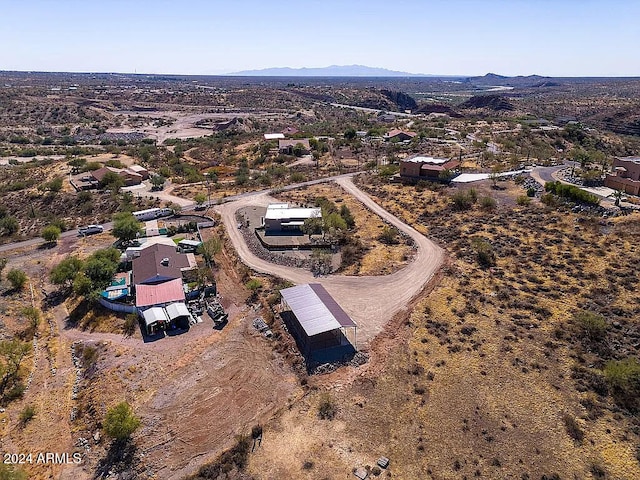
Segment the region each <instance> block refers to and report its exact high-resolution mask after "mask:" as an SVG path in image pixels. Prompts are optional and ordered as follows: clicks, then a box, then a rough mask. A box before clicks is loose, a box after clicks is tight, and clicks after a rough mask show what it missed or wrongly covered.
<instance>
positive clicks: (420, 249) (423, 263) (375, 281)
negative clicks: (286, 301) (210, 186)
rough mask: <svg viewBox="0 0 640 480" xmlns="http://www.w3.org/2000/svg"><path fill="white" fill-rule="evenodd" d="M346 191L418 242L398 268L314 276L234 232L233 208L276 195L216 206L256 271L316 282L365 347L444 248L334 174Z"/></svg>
mask: <svg viewBox="0 0 640 480" xmlns="http://www.w3.org/2000/svg"><path fill="white" fill-rule="evenodd" d="M334 180H335V181H336V183H337V184H338V185H340V186H341V187H342V188H343V189H344V190H345V191H346V192H347V193H349V194H351V195H353V196H354V197H355V198H357V199H358V200H359V201H361V202H362V203H363V204H364V205H365V206H367V207H368V208H369V209H371V211H373V212H374V213H376V214H377V215H379V216H380V217H382V218H383V219H385V220H386V221H388V222H389V223H390V224H392V225H393V226H395V227H396V228H398V229H399V230H401V231H402V232H404V233H406V234H407V235H409V236H411V238H412V239H413V240H414V242H415V244H416V248H417V251H416V255H415V257H414V259H413V261H412V262H411V263H410V264H409V265H408V266H407V267H405V268H403V269H402V270H399V271H397V272H395V273H393V274H391V275H386V276H362V277H352V276H345V275H331V276H328V277H314V276H313V275H312V274H311V272H309V271H307V270H303V269H300V268H293V267H286V266H282V265H275V264H273V263H270V262H268V261H266V260H262V259H261V258H258V257H257V256H256V255H254V254H253V253H252V252H251V251H250V250H249V248H248V247H247V245H246V243H245V242H244V240H243V238H242V235H241V233H240V232H239V231H238V228H237V222H236V219H235V212H236V211H237V210H238V209H240V208H242V207H245V206H249V205H262V206H265V205H267V204H269V203H271V202H274V201H275V200H274V199H273V198H271V197H269V196H268V194H267V193H264V192H262V193H255V194H252V195H246V196H244V197H243V198H241V199H238V200H236V201H233V202H229V203H226V204H224V205H218V206H216V210H217V211H219V212H220V214H221V216H222V220H223V222H224V224H225V226H226V229H227V232H228V234H229V237H230V239H231V242H232V243H233V245H234V247H235V248H236V250H237V251H238V254H239V256H240V258H241V259H242V261H243V262H244V263H245V264H246V265H247V266H248V267H250V268H252V269H253V270H255V271H258V272H261V273H265V274H269V275H275V276H278V277H281V278H283V279H286V280H290V281H292V282H293V283H296V284H301V283H314V282H315V283H320V284H322V285H323V286H324V287H325V288H326V289H327V291H328V292H329V293H331V295H332V296H333V297H334V298H335V299H336V301H337V302H338V303H339V304H340V305H341V306H342V308H344V310H345V311H346V312H347V313H348V314H349V315H351V317H352V318H353V319H354V320H355V322H356V323H357V325H358V332H357V335H358V348H364V347H367V346H368V345H369V344H370V342H371V340H373V338H374V337H375V336H376V335H377V334H379V333H380V332H381V331H382V330H383V329H384V327H385V325H386V324H387V322H388V321H389V320H390V319H391V318H392V317H393V316H394V315H395V314H396V313H397V312H399V311H400V310H402V309H404V308H406V306H407V305H408V304H409V302H410V301H411V299H412V298H413V297H415V296H416V295H417V294H418V293H419V292H420V291H421V290H422V288H423V287H424V285H425V284H426V283H427V282H428V281H429V280H430V279H431V278H432V277H433V275H434V274H435V273H436V271H437V270H438V269H439V268H440V265H441V264H442V261H443V259H444V252H443V250H442V249H441V248H440V247H438V246H437V245H436V244H435V243H433V242H432V241H431V240H429V239H427V238H426V237H425V236H424V235H422V234H420V233H419V232H417V231H416V230H415V229H413V228H412V227H410V226H408V225H406V224H404V223H402V222H401V221H400V220H398V219H397V218H396V217H395V216H393V215H392V214H390V213H389V212H387V211H386V210H384V209H383V208H382V207H380V206H379V205H378V204H376V203H375V202H374V201H373V200H372V199H371V197H369V196H368V195H367V194H366V193H364V192H363V191H361V190H360V189H358V188H357V187H356V186H355V185H354V184H353V182H352V180H351V178H350V177H341V178H337V179H334Z"/></svg>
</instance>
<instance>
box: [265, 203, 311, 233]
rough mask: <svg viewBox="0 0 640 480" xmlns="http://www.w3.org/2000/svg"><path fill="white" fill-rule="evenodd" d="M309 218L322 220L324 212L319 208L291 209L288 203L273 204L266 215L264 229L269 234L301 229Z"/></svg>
mask: <svg viewBox="0 0 640 480" xmlns="http://www.w3.org/2000/svg"><path fill="white" fill-rule="evenodd" d="M309 218H322V210H321V209H320V208H318V207H314V208H301V207H293V208H291V207H289V204H288V203H272V204H270V205H269V206H268V207H267V212H266V213H265V215H264V227H265V230H266V231H267V232H269V231H277V230H293V229H297V228H299V227H301V226H302V225H303V224H304V221H305V220H307V219H309Z"/></svg>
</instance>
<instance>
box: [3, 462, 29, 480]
mask: <svg viewBox="0 0 640 480" xmlns="http://www.w3.org/2000/svg"><path fill="white" fill-rule="evenodd" d="M27 478H28V477H27V473H26V472H25V471H24V470H22V469H17V470H16V468H15V467H14V466H13V465H8V464H4V463H0V479H2V480H27Z"/></svg>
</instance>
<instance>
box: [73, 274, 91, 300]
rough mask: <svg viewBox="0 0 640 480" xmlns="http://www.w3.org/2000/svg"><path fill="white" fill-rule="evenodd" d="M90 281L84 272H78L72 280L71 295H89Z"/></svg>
mask: <svg viewBox="0 0 640 480" xmlns="http://www.w3.org/2000/svg"><path fill="white" fill-rule="evenodd" d="M91 287H92V283H91V279H90V278H89V277H87V276H86V275H85V274H84V272H78V274H77V275H76V276H75V278H74V279H73V293H75V294H76V295H89V294H90V293H91V292H92V288H91Z"/></svg>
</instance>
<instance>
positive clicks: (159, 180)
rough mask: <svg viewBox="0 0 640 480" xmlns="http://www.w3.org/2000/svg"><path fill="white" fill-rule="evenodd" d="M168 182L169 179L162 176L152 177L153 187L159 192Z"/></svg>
mask: <svg viewBox="0 0 640 480" xmlns="http://www.w3.org/2000/svg"><path fill="white" fill-rule="evenodd" d="M166 181H167V179H166V178H164V177H163V176H162V175H154V176H153V177H151V185H153V186H154V187H155V188H156V189H157V190H162V187H163V186H164V182H166Z"/></svg>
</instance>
